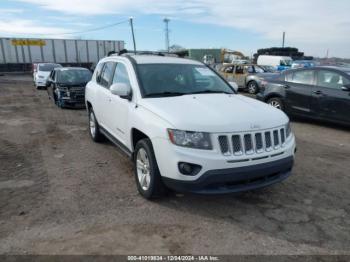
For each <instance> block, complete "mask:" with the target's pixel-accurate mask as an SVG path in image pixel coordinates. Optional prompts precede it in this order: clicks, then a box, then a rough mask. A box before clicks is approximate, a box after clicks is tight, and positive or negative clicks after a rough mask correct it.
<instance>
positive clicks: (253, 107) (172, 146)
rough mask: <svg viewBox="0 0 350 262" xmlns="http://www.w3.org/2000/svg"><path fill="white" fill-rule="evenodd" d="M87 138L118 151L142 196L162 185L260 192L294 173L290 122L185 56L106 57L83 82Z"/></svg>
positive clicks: (189, 189) (179, 188) (161, 189)
mask: <svg viewBox="0 0 350 262" xmlns="http://www.w3.org/2000/svg"><path fill="white" fill-rule="evenodd" d="M85 99H86V106H87V110H88V114H89V124H90V125H89V131H90V135H91V138H92V139H93V140H94V141H96V142H99V141H101V140H102V139H103V137H107V138H108V139H109V140H111V141H112V142H114V143H115V144H116V145H118V146H119V148H120V149H121V150H123V152H125V153H126V154H127V155H128V156H130V157H131V159H132V160H133V163H134V167H135V168H134V170H135V179H136V184H137V188H138V191H139V192H140V194H141V195H142V196H144V197H145V198H153V197H156V196H159V195H161V194H162V193H163V192H164V189H165V188H171V189H174V190H176V191H180V192H194V193H202V194H217V193H231V192H239V191H245V190H252V189H256V188H261V187H265V186H268V185H272V184H274V183H277V182H280V181H282V180H284V179H285V178H287V177H288V176H289V175H290V174H291V169H292V166H293V161H294V152H295V138H294V135H293V134H292V132H291V130H290V126H289V119H288V117H287V116H286V115H285V114H284V113H283V112H282V111H280V110H277V109H275V108H273V107H271V106H268V105H265V104H264V103H261V102H259V101H257V100H255V99H251V98H248V97H245V96H241V95H237V94H236V92H235V91H234V90H233V88H232V87H231V86H230V85H229V83H228V82H226V81H225V80H224V79H223V78H222V77H220V76H219V75H218V74H217V73H216V72H215V71H214V70H212V69H211V68H209V67H208V66H206V65H205V64H203V63H201V62H197V61H194V60H189V59H182V58H174V57H164V56H149V55H123V56H111V57H106V58H103V59H102V60H101V61H100V62H99V63H98V65H97V67H96V70H95V72H94V75H93V77H92V80H91V81H90V82H89V83H88V84H87V87H86V93H85Z"/></svg>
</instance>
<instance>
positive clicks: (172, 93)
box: [145, 92, 185, 97]
mask: <svg viewBox="0 0 350 262" xmlns="http://www.w3.org/2000/svg"><path fill="white" fill-rule="evenodd" d="M182 95H185V93H180V92H160V93H151V94H147V95H145V97H166V96H182Z"/></svg>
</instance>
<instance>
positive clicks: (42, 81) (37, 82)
mask: <svg viewBox="0 0 350 262" xmlns="http://www.w3.org/2000/svg"><path fill="white" fill-rule="evenodd" d="M46 84H47V82H46V80H45V79H41V78H38V79H36V80H35V85H36V86H38V87H46Z"/></svg>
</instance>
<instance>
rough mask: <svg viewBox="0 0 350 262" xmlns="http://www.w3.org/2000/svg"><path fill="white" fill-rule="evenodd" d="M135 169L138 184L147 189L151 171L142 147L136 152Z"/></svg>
mask: <svg viewBox="0 0 350 262" xmlns="http://www.w3.org/2000/svg"><path fill="white" fill-rule="evenodd" d="M136 169H137V178H138V180H139V184H140V186H141V188H142V189H143V190H144V191H147V190H148V189H149V187H150V184H151V171H150V162H149V158H148V155H147V152H146V150H145V149H143V148H140V150H139V151H138V152H137V156H136Z"/></svg>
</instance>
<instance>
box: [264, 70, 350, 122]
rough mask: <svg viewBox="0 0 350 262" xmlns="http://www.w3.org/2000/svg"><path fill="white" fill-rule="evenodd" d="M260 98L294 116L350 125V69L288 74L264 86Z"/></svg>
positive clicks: (288, 72)
mask: <svg viewBox="0 0 350 262" xmlns="http://www.w3.org/2000/svg"><path fill="white" fill-rule="evenodd" d="M257 98H258V99H259V100H261V101H264V102H266V103H268V104H270V105H272V106H274V107H276V108H279V109H282V110H284V111H285V112H286V113H287V114H290V115H300V116H307V117H311V118H316V119H322V120H327V121H332V122H338V123H343V124H346V125H350V68H345V67H344V68H342V67H314V68H310V69H296V70H288V71H285V72H283V73H281V75H279V76H277V77H275V78H272V79H269V81H268V82H265V83H263V87H262V88H261V89H260V92H259V93H258V94H257Z"/></svg>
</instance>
